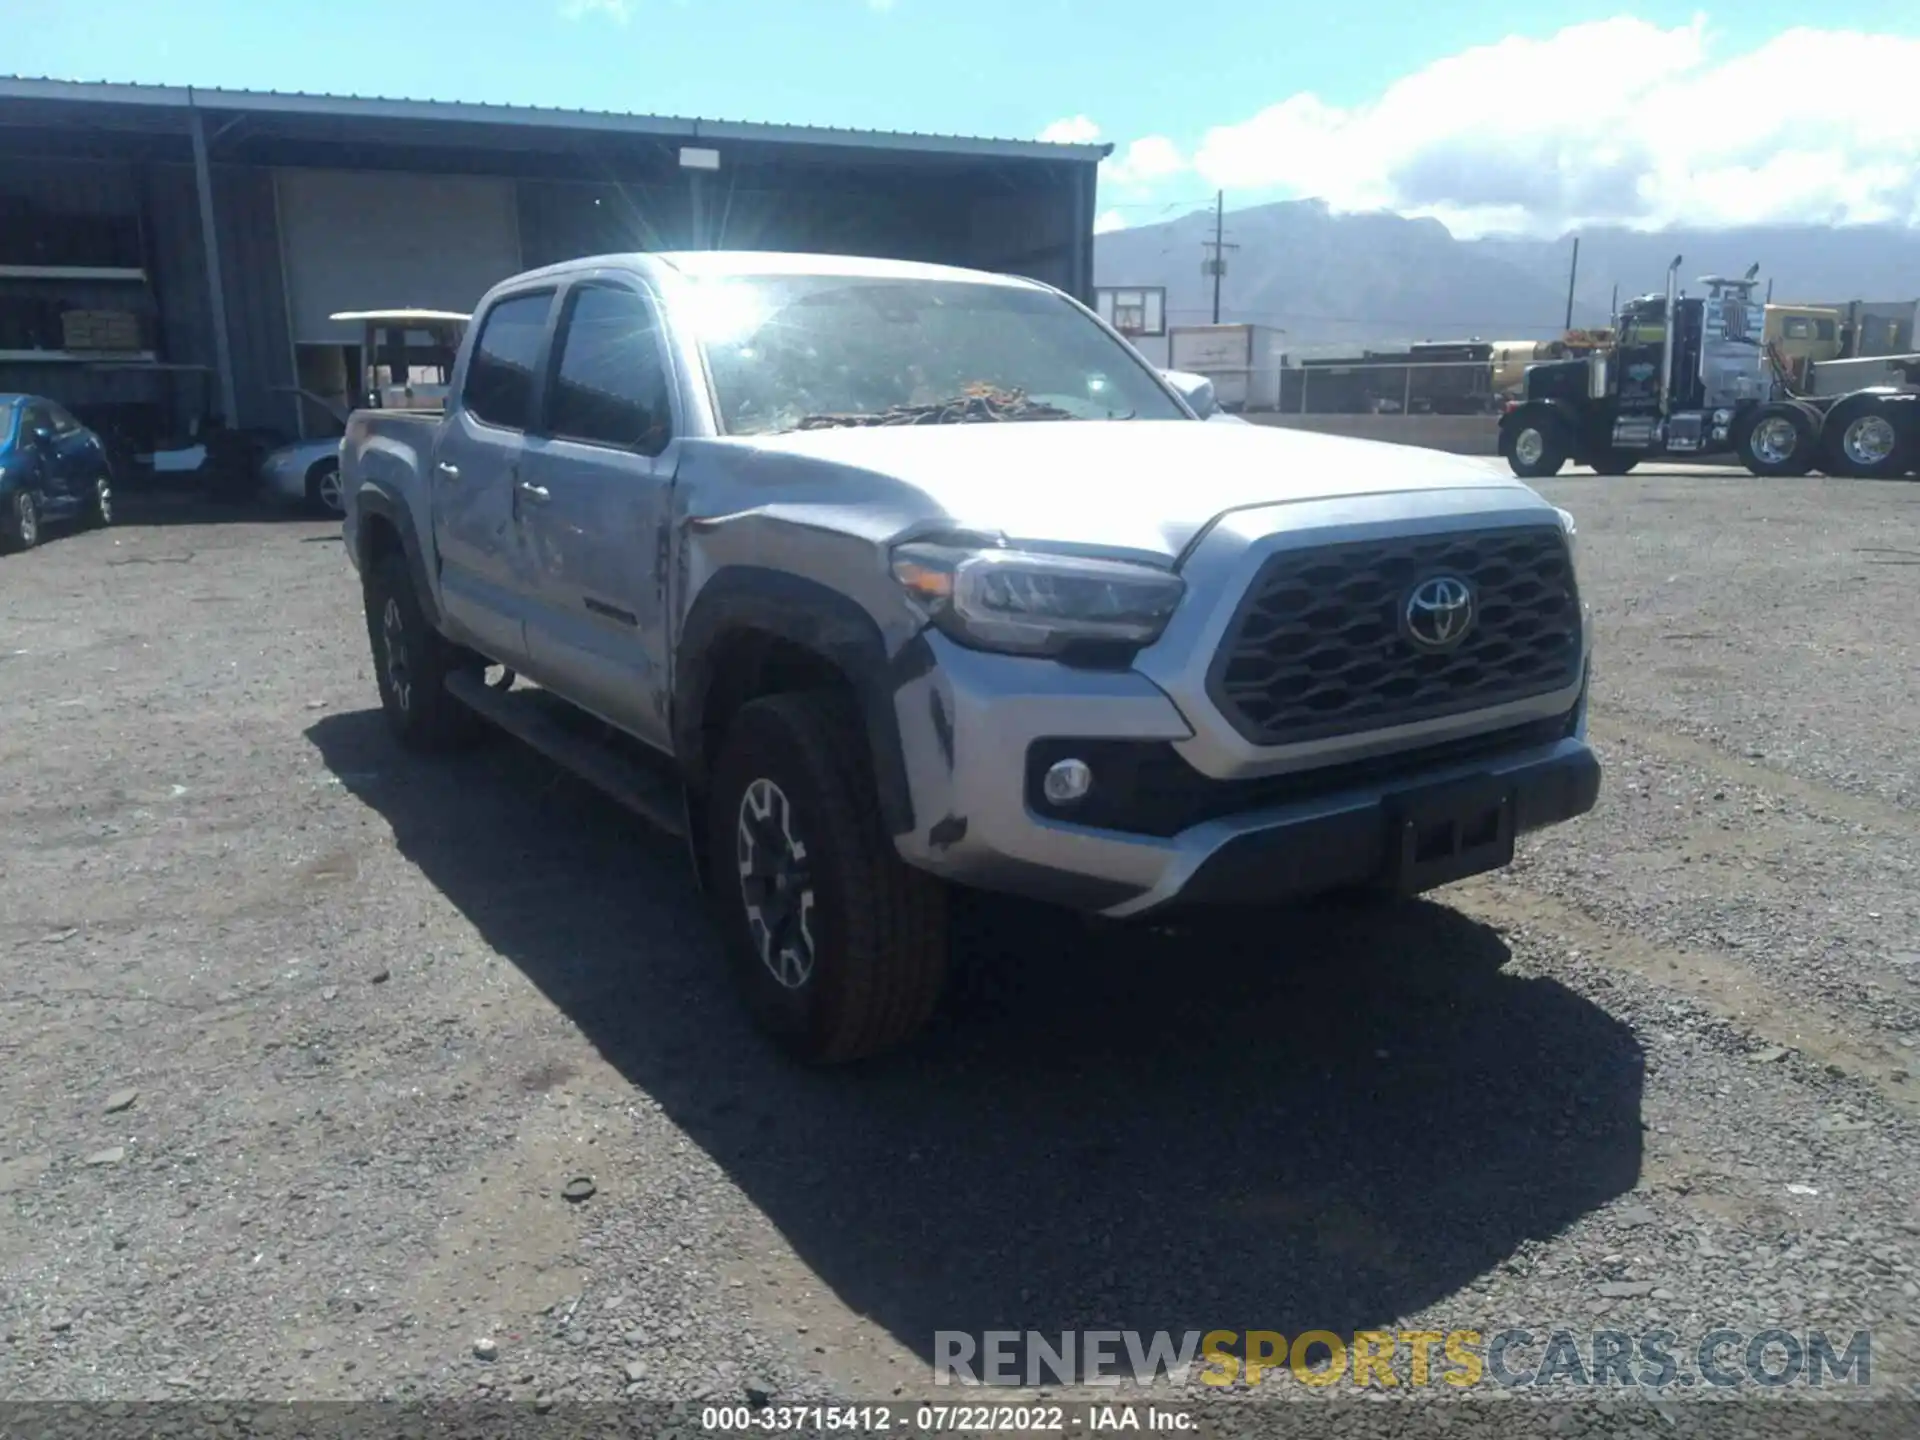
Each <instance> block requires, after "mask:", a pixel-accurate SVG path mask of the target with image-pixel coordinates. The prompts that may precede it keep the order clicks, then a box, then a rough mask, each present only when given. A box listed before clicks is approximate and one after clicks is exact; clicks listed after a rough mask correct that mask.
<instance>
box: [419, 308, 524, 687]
mask: <svg viewBox="0 0 1920 1440" xmlns="http://www.w3.org/2000/svg"><path fill="white" fill-rule="evenodd" d="M553 299H554V292H553V291H552V290H537V291H532V292H529V293H524V294H513V295H507V296H504V297H502V298H501V299H500V300H498V301H496V302H495V303H494V305H493V307H492V309H490V310H489V311H488V312H487V313H486V315H484V316H483V317H481V321H480V330H479V333H478V334H477V335H476V336H475V339H474V344H473V350H472V354H471V355H470V356H469V357H468V360H467V370H466V375H465V378H464V381H463V383H462V386H461V391H460V396H459V399H458V400H457V402H456V403H455V404H454V405H453V406H452V407H451V408H450V409H449V411H448V415H447V419H446V421H445V422H444V423H443V424H442V426H441V428H440V438H439V441H438V444H437V445H436V447H435V449H434V452H433V455H432V458H431V468H432V473H431V474H430V476H429V477H428V478H429V483H430V484H431V486H432V489H433V517H434V519H433V532H434V542H435V546H436V548H437V551H438V563H439V567H440V596H441V603H442V604H443V606H444V607H445V609H446V615H447V624H448V628H449V629H450V630H451V631H453V632H454V638H456V639H458V640H460V641H462V642H464V643H466V644H468V645H471V646H472V647H473V648H474V649H476V650H478V651H480V653H481V654H483V655H486V656H487V657H488V658H489V659H493V660H497V661H499V662H500V663H501V664H503V665H508V666H512V667H514V668H519V667H520V666H521V665H522V664H523V663H524V662H525V660H526V612H527V606H528V604H529V600H530V593H529V583H528V582H529V575H530V573H531V570H530V564H529V561H528V555H527V549H526V537H525V535H524V533H523V530H522V527H521V526H520V524H519V522H518V518H517V513H516V499H517V491H516V488H515V487H516V486H517V485H518V484H519V483H520V478H521V477H520V471H521V465H522V462H523V460H524V457H525V454H526V448H527V429H528V427H529V426H530V425H531V424H532V421H533V417H534V414H535V406H536V404H537V403H538V399H539V388H540V387H539V374H540V368H539V363H540V355H541V353H542V347H543V345H544V343H545V340H546V332H547V322H548V319H549V315H550V312H551V311H552V308H553ZM421 425H422V433H423V434H424V433H425V426H426V422H425V421H422V422H421Z"/></svg>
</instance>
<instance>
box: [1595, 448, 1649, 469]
mask: <svg viewBox="0 0 1920 1440" xmlns="http://www.w3.org/2000/svg"><path fill="white" fill-rule="evenodd" d="M1639 463H1640V457H1639V456H1638V455H1636V454H1634V453H1633V451H1631V450H1602V451H1601V452H1600V453H1599V454H1598V455H1596V456H1594V457H1593V473H1594V474H1596V475H1626V474H1628V473H1630V472H1631V471H1632V470H1633V467H1634V466H1636V465H1638V464H1639Z"/></svg>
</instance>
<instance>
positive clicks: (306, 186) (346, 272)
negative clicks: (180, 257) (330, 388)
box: [276, 170, 521, 345]
mask: <svg viewBox="0 0 1920 1440" xmlns="http://www.w3.org/2000/svg"><path fill="white" fill-rule="evenodd" d="M276 175H277V178H278V184H279V191H280V223H281V224H282V225H284V226H285V227H286V233H285V241H286V244H285V255H286V266H287V282H288V285H287V290H288V296H289V302H290V309H291V311H292V316H293V320H292V323H293V333H294V337H295V338H296V339H297V340H298V341H299V342H300V343H302V344H309V345H326V344H334V345H352V344H356V343H358V341H359V339H360V332H359V329H358V328H357V327H355V326H352V325H338V324H335V323H333V322H332V321H330V320H328V319H327V316H328V315H330V314H333V313H335V312H337V311H341V310H381V309H401V308H406V309H416V308H417V309H429V310H460V311H470V310H472V309H473V307H474V306H475V305H476V304H478V303H479V300H480V297H481V296H482V295H483V294H485V293H486V291H487V290H488V289H489V288H490V287H492V286H493V285H496V284H498V283H499V282H500V281H502V280H504V279H506V278H507V277H508V276H509V275H512V274H514V273H515V272H516V271H518V270H519V269H520V268H521V263H520V239H519V223H518V212H517V209H516V204H515V198H514V188H513V182H512V181H510V180H494V179H488V178H485V177H477V176H465V175H457V176H456V175H405V174H387V173H373V172H351V171H340V170H280V171H277V172H276Z"/></svg>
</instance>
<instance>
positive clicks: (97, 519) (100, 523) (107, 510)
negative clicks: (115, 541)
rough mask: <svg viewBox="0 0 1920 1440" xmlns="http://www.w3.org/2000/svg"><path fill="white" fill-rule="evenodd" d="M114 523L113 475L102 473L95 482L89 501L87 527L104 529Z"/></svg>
mask: <svg viewBox="0 0 1920 1440" xmlns="http://www.w3.org/2000/svg"><path fill="white" fill-rule="evenodd" d="M112 523H113V477H112V476H111V475H102V476H101V477H100V478H99V479H98V480H95V481H94V482H93V495H92V498H90V499H89V500H88V501H87V527H88V528H89V529H91V530H102V529H105V528H106V527H107V526H109V525H111V524H112Z"/></svg>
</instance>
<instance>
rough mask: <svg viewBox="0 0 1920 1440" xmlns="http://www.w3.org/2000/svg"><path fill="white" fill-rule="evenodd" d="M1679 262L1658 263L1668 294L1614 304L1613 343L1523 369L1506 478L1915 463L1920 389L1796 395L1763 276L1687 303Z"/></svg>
mask: <svg viewBox="0 0 1920 1440" xmlns="http://www.w3.org/2000/svg"><path fill="white" fill-rule="evenodd" d="M1682 260H1683V257H1681V256H1678V255H1676V256H1675V257H1674V259H1673V263H1672V264H1671V265H1669V266H1668V267H1667V282H1666V290H1665V293H1664V294H1659V295H1644V296H1641V297H1639V298H1638V299H1635V300H1630V301H1628V302H1627V303H1626V304H1625V305H1623V306H1621V309H1620V314H1619V315H1618V316H1616V317H1615V322H1614V327H1613V331H1614V333H1613V337H1612V339H1611V340H1610V341H1609V342H1608V343H1606V344H1605V345H1602V346H1600V347H1598V348H1596V349H1594V350H1593V351H1592V352H1590V353H1589V354H1587V355H1585V356H1584V357H1577V358H1569V359H1564V360H1555V361H1548V362H1545V363H1542V364H1536V365H1531V366H1529V367H1528V368H1527V372H1526V380H1525V383H1524V385H1523V387H1522V394H1521V397H1520V398H1519V399H1517V400H1514V401H1512V402H1510V403H1509V405H1508V406H1507V409H1506V413H1505V414H1504V415H1502V416H1501V420H1500V453H1501V454H1502V455H1503V456H1505V457H1506V459H1507V463H1508V464H1509V465H1510V466H1511V468H1512V470H1513V473H1514V474H1515V475H1517V476H1520V477H1521V478H1523V479H1539V478H1542V477H1544V476H1548V475H1553V474H1557V473H1558V472H1559V471H1560V469H1561V468H1562V467H1563V466H1565V465H1567V464H1568V463H1570V462H1572V463H1577V464H1584V465H1590V466H1592V467H1593V468H1594V469H1595V470H1596V471H1598V472H1599V473H1601V474H1603V475H1624V474H1626V473H1627V472H1628V471H1630V470H1632V469H1633V468H1634V466H1636V465H1638V464H1639V463H1640V462H1641V461H1642V460H1647V459H1655V458H1659V457H1663V456H1674V455H1680V456H1687V457H1690V458H1701V457H1711V456H1727V457H1729V458H1730V459H1732V460H1733V461H1734V462H1735V463H1737V464H1740V465H1743V466H1745V467H1746V469H1747V470H1748V471H1750V472H1751V473H1753V474H1755V475H1778V476H1788V475H1805V474H1808V473H1810V472H1811V471H1813V470H1816V469H1818V470H1821V471H1824V472H1825V473H1826V474H1829V475H1848V476H1858V477H1862V478H1876V479H1887V478H1893V477H1896V476H1899V475H1903V474H1906V473H1908V472H1909V471H1910V470H1912V469H1913V468H1914V466H1915V465H1916V464H1920V393H1915V391H1914V390H1913V388H1911V387H1908V386H1902V385H1891V384H1880V385H1868V386H1865V387H1863V388H1860V389H1857V390H1849V391H1846V392H1844V393H1841V394H1821V393H1819V391H1820V389H1821V387H1820V386H1819V385H1817V384H1814V385H1796V384H1795V383H1794V382H1793V380H1792V379H1791V377H1790V376H1789V374H1788V373H1787V372H1786V367H1785V365H1784V363H1783V362H1781V361H1780V360H1779V359H1778V357H1777V355H1776V353H1775V352H1774V351H1773V350H1772V349H1770V347H1769V346H1768V344H1767V340H1766V314H1765V307H1764V306H1763V305H1761V304H1757V303H1755V298H1754V293H1753V292H1754V287H1755V286H1756V285H1757V284H1758V283H1759V282H1758V281H1757V280H1756V279H1755V278H1754V277H1755V276H1756V275H1757V274H1758V273H1759V268H1760V267H1759V266H1758V265H1755V266H1754V267H1753V268H1752V269H1750V270H1749V271H1748V272H1747V273H1746V274H1745V275H1744V276H1742V277H1740V278H1737V279H1735V278H1729V277H1726V276H1720V275H1710V276H1705V277H1703V278H1702V279H1701V281H1700V283H1701V284H1702V285H1703V286H1704V287H1705V288H1706V293H1705V294H1704V295H1700V296H1688V295H1685V294H1683V293H1682V292H1681V291H1680V289H1679V274H1680V266H1681V264H1682ZM1669 316H1671V317H1672V323H1671V324H1670V323H1668V317H1669ZM1812 368H1813V371H1814V373H1815V375H1816V376H1817V373H1818V366H1814V367H1812Z"/></svg>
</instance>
